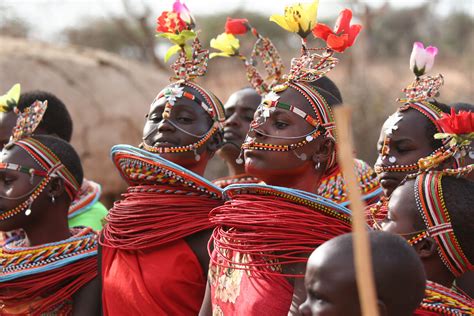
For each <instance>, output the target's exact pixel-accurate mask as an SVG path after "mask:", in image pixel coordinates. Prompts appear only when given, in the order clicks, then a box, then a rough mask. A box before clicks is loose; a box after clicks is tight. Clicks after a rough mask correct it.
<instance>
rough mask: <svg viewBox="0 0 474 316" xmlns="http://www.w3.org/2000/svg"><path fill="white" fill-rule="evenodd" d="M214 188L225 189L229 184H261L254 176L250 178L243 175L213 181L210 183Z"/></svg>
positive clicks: (247, 175)
mask: <svg viewBox="0 0 474 316" xmlns="http://www.w3.org/2000/svg"><path fill="white" fill-rule="evenodd" d="M212 182H213V183H214V184H215V185H216V186H218V187H219V188H222V189H223V188H225V187H227V186H229V185H231V184H237V183H259V182H261V181H260V180H259V179H257V178H255V177H254V176H251V175H249V174H246V173H243V174H238V175H235V176H228V177H224V178H219V179H216V180H214V181H212Z"/></svg>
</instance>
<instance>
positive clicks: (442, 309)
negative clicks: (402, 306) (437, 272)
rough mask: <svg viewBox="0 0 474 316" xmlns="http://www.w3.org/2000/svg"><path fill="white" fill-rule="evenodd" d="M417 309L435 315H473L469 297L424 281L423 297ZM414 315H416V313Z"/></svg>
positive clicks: (473, 307)
mask: <svg viewBox="0 0 474 316" xmlns="http://www.w3.org/2000/svg"><path fill="white" fill-rule="evenodd" d="M419 309H421V310H426V311H430V312H434V313H436V314H437V315H453V316H462V315H473V314H474V306H473V303H472V299H471V298H470V297H468V296H467V295H463V294H462V293H459V292H458V291H456V290H453V289H449V288H447V287H445V286H443V285H441V284H438V283H435V282H432V281H426V290H425V297H424V298H423V301H422V302H421V304H420V308H419ZM415 314H416V315H418V312H416V313H415Z"/></svg>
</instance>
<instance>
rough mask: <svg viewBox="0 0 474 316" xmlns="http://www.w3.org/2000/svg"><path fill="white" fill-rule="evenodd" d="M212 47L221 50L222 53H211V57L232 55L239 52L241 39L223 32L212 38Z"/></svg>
mask: <svg viewBox="0 0 474 316" xmlns="http://www.w3.org/2000/svg"><path fill="white" fill-rule="evenodd" d="M211 47H212V48H215V49H217V50H220V51H221V52H220V53H211V55H210V57H211V58H213V57H216V56H222V57H230V56H234V55H236V54H237V52H238V51H239V48H240V42H239V40H238V39H237V38H236V37H235V36H234V35H232V34H229V33H222V34H220V35H218V36H217V37H216V38H213V39H212V40H211Z"/></svg>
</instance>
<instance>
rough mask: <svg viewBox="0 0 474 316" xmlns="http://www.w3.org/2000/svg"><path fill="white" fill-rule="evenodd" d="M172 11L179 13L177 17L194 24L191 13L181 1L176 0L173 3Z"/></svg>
mask: <svg viewBox="0 0 474 316" xmlns="http://www.w3.org/2000/svg"><path fill="white" fill-rule="evenodd" d="M173 12H175V13H177V14H179V17H180V18H181V19H182V20H183V21H184V22H186V24H194V19H193V17H192V15H191V11H189V9H188V7H187V6H186V4H184V3H182V2H181V1H180V0H176V1H175V2H174V3H173Z"/></svg>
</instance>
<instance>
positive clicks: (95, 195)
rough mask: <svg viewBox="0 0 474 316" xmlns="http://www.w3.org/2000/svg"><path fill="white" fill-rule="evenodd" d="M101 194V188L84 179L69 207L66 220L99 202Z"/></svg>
mask: <svg viewBox="0 0 474 316" xmlns="http://www.w3.org/2000/svg"><path fill="white" fill-rule="evenodd" d="M101 192H102V188H101V186H100V184H98V183H96V182H94V181H91V180H87V179H84V180H83V181H82V186H81V190H80V191H79V192H78V193H77V196H76V198H75V199H74V201H72V203H71V206H70V207H69V210H68V218H69V219H71V218H73V217H76V216H77V215H79V214H82V213H84V212H85V211H87V209H88V208H89V207H91V206H92V205H94V204H95V203H96V202H97V201H98V200H99V198H100V194H101Z"/></svg>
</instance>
